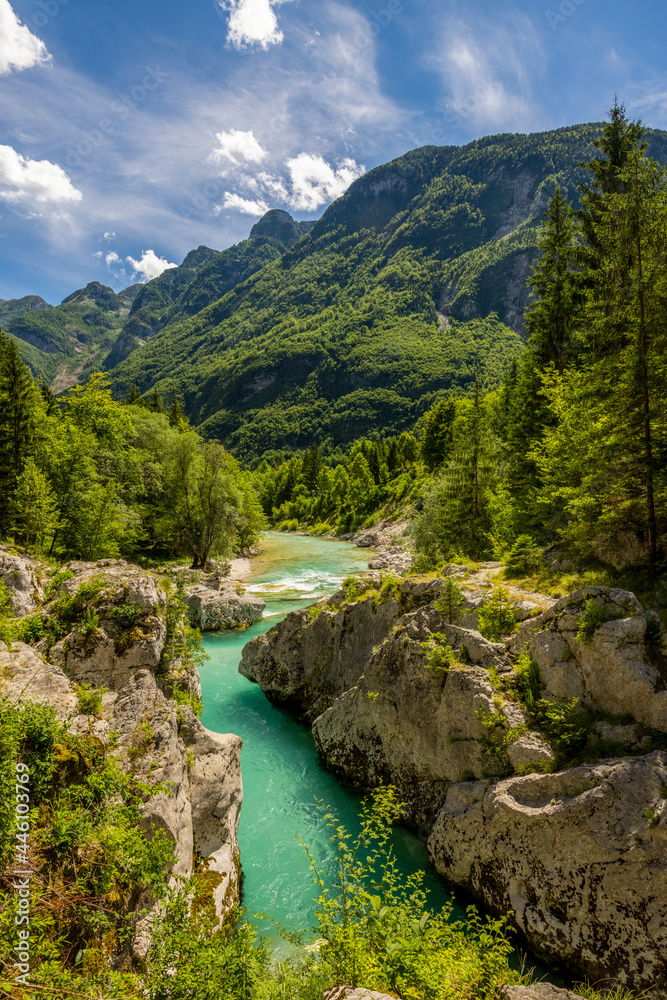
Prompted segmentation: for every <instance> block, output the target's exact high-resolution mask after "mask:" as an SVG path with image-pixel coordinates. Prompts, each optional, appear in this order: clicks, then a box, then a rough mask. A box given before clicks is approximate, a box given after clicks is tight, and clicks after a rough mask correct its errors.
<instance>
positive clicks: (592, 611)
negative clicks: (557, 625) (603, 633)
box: [575, 597, 618, 644]
mask: <svg viewBox="0 0 667 1000" xmlns="http://www.w3.org/2000/svg"><path fill="white" fill-rule="evenodd" d="M616 617H618V615H617V613H614V612H611V611H609V610H608V609H607V607H606V606H605V603H604V601H603V600H601V599H600V598H598V597H591V598H590V599H589V600H588V601H586V604H585V605H584V610H583V612H582V614H581V615H580V616H579V618H578V620H577V634H576V637H575V639H576V641H577V642H583V643H586V644H587V643H589V642H590V641H591V640H592V638H593V635H594V634H595V632H596V630H597V629H599V628H600V626H601V625H604V623H605V622H608V621H613V620H614V618H616Z"/></svg>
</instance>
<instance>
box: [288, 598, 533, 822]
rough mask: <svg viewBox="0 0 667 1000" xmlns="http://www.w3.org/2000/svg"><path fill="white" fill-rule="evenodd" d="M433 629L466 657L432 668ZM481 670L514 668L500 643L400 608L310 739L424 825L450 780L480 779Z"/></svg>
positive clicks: (487, 695) (349, 775)
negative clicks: (394, 796) (393, 795)
mask: <svg viewBox="0 0 667 1000" xmlns="http://www.w3.org/2000/svg"><path fill="white" fill-rule="evenodd" d="M362 607H363V605H362ZM306 631H307V630H306ZM434 633H438V634H439V636H442V637H443V638H442V639H441V640H440V642H441V643H446V644H447V645H448V646H450V648H451V650H452V654H453V656H454V657H457V656H458V657H460V656H461V655H462V652H463V653H464V656H465V659H466V660H470V661H471V662H470V663H461V662H458V663H456V665H455V666H452V667H450V668H448V669H442V668H438V667H436V666H433V667H429V666H428V658H429V652H430V647H431V645H435V643H434V640H433V634H434ZM462 646H463V647H464V649H463V651H462V648H461V647H462ZM485 667H493V668H495V669H496V670H498V671H501V672H503V671H504V672H508V671H510V670H511V666H510V663H509V660H508V659H507V656H506V655H505V649H504V647H502V646H500V645H498V644H495V643H490V642H488V641H487V640H486V639H484V638H482V636H480V635H479V634H478V633H472V632H468V631H467V630H465V629H461V628H458V627H456V626H453V625H446V624H445V622H444V621H443V619H442V618H441V616H440V614H439V613H438V612H437V611H436V610H435V608H434V607H433V606H432V605H430V606H428V607H426V608H421V609H418V610H416V611H413V612H410V613H408V614H406V615H405V616H404V617H402V618H401V621H400V626H399V627H398V629H397V630H396V631H395V632H394V633H393V634H392V635H390V636H389V637H388V638H387V639H386V640H385V641H384V642H383V643H382V644H381V645H380V646H379V648H378V649H377V651H374V652H371V655H370V657H369V659H368V661H367V665H366V669H365V671H364V673H363V674H362V676H361V677H358V678H357V680H356V683H355V685H354V686H353V687H351V688H349V689H348V690H347V691H345V692H344V693H343V694H342V695H341V696H340V697H339V698H337V699H336V701H334V703H333V704H332V705H331V707H330V708H328V709H327V710H326V711H324V712H323V713H322V715H320V716H319V718H317V719H316V720H315V722H314V724H313V736H314V738H315V743H316V745H317V748H318V750H319V752H320V754H321V756H322V758H323V759H324V760H325V761H326V764H327V767H329V768H331V770H333V771H334V772H335V773H336V774H338V775H339V776H340V777H342V778H344V779H345V780H347V781H352V782H354V783H355V784H358V785H362V786H364V787H374V786H376V785H380V784H392V785H395V786H396V787H397V789H398V792H399V796H400V799H401V801H402V802H404V803H405V812H404V816H405V819H406V821H408V822H409V823H410V824H411V825H414V826H417V827H418V828H420V829H422V830H426V829H429V828H430V826H431V824H432V822H433V819H434V817H435V815H436V813H437V811H438V809H439V808H440V806H441V805H442V803H443V802H444V798H445V795H446V792H447V788H448V787H449V785H450V784H451V783H452V782H454V781H460V780H462V779H465V778H473V777H478V778H479V777H481V776H482V774H483V773H484V771H485V768H486V767H487V765H486V764H485V761H484V758H483V754H482V748H483V741H484V739H485V736H486V728H485V726H484V724H483V722H482V717H483V716H484V715H487V716H492V715H493V714H494V712H496V708H495V705H494V701H493V696H494V689H493V687H492V686H491V684H490V683H489V674H488V670H487V669H485ZM506 711H507V712H508V715H509V716H510V719H508V724H510V725H514V726H517V725H520V724H521V723H523V721H524V719H523V714H522V713H521V710H520V709H519V708H518V706H516V705H513V704H512V705H509V704H508V705H507V706H506ZM510 720H511V721H510Z"/></svg>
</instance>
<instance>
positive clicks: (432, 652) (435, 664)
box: [419, 632, 459, 671]
mask: <svg viewBox="0 0 667 1000" xmlns="http://www.w3.org/2000/svg"><path fill="white" fill-rule="evenodd" d="M419 648H420V649H422V650H423V651H424V666H425V667H427V668H428V669H429V670H440V671H447V670H450V669H451V667H454V666H457V665H458V664H459V661H458V660H457V658H456V655H455V654H454V651H453V649H452V647H451V646H448V645H447V636H446V635H444V634H443V633H442V632H434V633H433V635H432V636H431V638H430V639H428V640H427V641H426V642H420V644H419Z"/></svg>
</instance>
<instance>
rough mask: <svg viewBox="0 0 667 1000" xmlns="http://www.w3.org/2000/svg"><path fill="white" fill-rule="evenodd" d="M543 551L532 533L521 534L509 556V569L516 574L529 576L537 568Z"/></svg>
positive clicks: (509, 571)
mask: <svg viewBox="0 0 667 1000" xmlns="http://www.w3.org/2000/svg"><path fill="white" fill-rule="evenodd" d="M540 558H541V552H540V550H539V548H538V547H537V545H536V544H535V541H534V539H533V538H531V536H530V535H519V537H518V538H517V540H516V541H515V543H514V545H513V546H512V548H511V549H510V552H509V555H508V556H507V571H508V573H510V574H512V575H514V576H528V574H529V573H531V572H532V571H533V570H535V569H537V567H538V566H539V563H540Z"/></svg>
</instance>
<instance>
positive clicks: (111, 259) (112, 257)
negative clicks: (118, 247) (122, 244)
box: [104, 250, 121, 267]
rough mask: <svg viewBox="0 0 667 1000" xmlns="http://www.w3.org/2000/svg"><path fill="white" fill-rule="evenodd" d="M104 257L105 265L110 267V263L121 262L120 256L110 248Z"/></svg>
mask: <svg viewBox="0 0 667 1000" xmlns="http://www.w3.org/2000/svg"><path fill="white" fill-rule="evenodd" d="M104 259H105V261H106V264H107V267H111V266H112V264H120V263H121V260H120V257H119V256H118V254H117V253H116V251H115V250H110V251H109V253H108V254H107V255H106V257H105V258H104Z"/></svg>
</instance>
